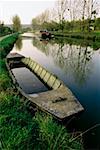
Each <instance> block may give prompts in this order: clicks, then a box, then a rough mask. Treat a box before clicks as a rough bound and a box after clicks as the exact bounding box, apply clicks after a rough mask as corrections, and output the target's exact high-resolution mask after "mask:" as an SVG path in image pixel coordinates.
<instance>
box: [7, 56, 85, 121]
mask: <svg viewBox="0 0 100 150" xmlns="http://www.w3.org/2000/svg"><path fill="white" fill-rule="evenodd" d="M6 65H7V68H8V70H9V73H10V76H11V77H12V79H13V83H14V84H16V85H17V86H16V87H17V89H18V90H19V91H20V92H21V94H22V95H23V96H25V97H26V98H27V99H28V100H29V101H31V103H32V104H33V105H34V106H36V107H37V108H38V109H40V110H42V111H45V112H48V113H50V114H52V115H53V116H54V117H56V118H58V119H59V120H64V119H65V118H67V117H69V116H71V115H74V114H77V113H78V112H81V111H83V110H84V108H83V107H82V105H81V104H80V103H79V102H78V100H77V99H76V98H75V96H74V95H73V94H72V92H71V91H70V89H68V88H67V87H66V86H65V85H64V83H63V82H62V81H61V80H59V79H58V77H57V76H55V75H53V74H52V73H50V72H48V71H47V70H46V69H45V68H43V67H42V66H41V65H40V64H38V63H37V62H35V61H34V60H32V59H31V58H25V57H24V56H22V55H20V54H17V53H15V54H14V53H12V54H11V53H9V54H8V55H7V57H6ZM22 66H25V67H27V68H28V69H30V70H31V71H32V72H33V73H34V74H35V75H36V76H37V77H38V79H39V80H40V81H41V82H43V83H44V84H45V86H47V87H48V89H50V90H48V91H45V92H41V93H34V94H32V95H30V94H27V93H25V92H24V91H23V90H22V89H21V88H20V86H19V85H18V83H17V80H16V78H15V76H14V74H13V72H12V68H17V67H22ZM33 92H34V91H33Z"/></svg>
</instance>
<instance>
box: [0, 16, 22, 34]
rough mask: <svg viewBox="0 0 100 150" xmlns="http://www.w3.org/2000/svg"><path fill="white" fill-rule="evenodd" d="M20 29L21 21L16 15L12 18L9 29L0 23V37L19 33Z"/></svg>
mask: <svg viewBox="0 0 100 150" xmlns="http://www.w3.org/2000/svg"><path fill="white" fill-rule="evenodd" d="M21 29H22V28H21V20H20V18H19V16H17V15H16V16H14V17H13V18H12V26H10V27H8V26H6V25H5V24H4V22H3V21H0V36H4V35H7V34H11V33H13V32H18V31H21Z"/></svg>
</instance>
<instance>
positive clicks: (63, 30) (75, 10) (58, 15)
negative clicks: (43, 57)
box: [32, 0, 100, 41]
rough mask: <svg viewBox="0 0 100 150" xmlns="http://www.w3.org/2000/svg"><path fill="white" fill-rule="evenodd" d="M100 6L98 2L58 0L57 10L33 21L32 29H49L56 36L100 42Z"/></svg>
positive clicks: (45, 13)
mask: <svg viewBox="0 0 100 150" xmlns="http://www.w3.org/2000/svg"><path fill="white" fill-rule="evenodd" d="M79 4H80V5H79ZM99 6H100V3H99V2H98V1H97V0H82V1H81V2H80V0H73V1H72V0H58V1H57V2H56V4H55V8H53V9H52V10H45V11H44V12H43V13H41V14H40V15H38V16H37V17H35V18H33V19H32V28H33V30H43V29H47V30H49V31H52V33H53V34H54V35H55V36H62V37H70V38H77V39H80V38H81V39H87V40H88V39H91V40H99V41H100V17H99V15H98V14H99V9H100V8H99Z"/></svg>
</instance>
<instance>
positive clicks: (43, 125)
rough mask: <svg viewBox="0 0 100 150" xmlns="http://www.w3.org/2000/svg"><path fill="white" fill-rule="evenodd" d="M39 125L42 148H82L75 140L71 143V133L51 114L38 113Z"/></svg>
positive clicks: (52, 149) (57, 149)
mask: <svg viewBox="0 0 100 150" xmlns="http://www.w3.org/2000/svg"><path fill="white" fill-rule="evenodd" d="M34 120H35V121H37V123H38V125H39V140H40V141H39V144H38V146H39V147H38V148H39V149H40V150H42V149H44V150H59V149H63V150H70V149H74V150H75V149H77V150H82V149H83V148H82V145H81V144H80V143H79V142H77V141H74V142H73V143H70V142H69V141H70V135H69V133H68V132H67V130H66V128H65V127H63V126H61V125H58V124H57V123H56V122H55V121H54V120H53V118H52V117H51V116H49V115H45V114H39V113H37V114H36V116H35V118H34Z"/></svg>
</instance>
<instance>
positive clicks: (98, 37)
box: [54, 31, 100, 41]
mask: <svg viewBox="0 0 100 150" xmlns="http://www.w3.org/2000/svg"><path fill="white" fill-rule="evenodd" d="M54 35H55V36H61V37H69V38H77V39H86V40H93V41H100V32H90V33H89V32H63V33H62V32H59V31H58V32H54Z"/></svg>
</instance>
